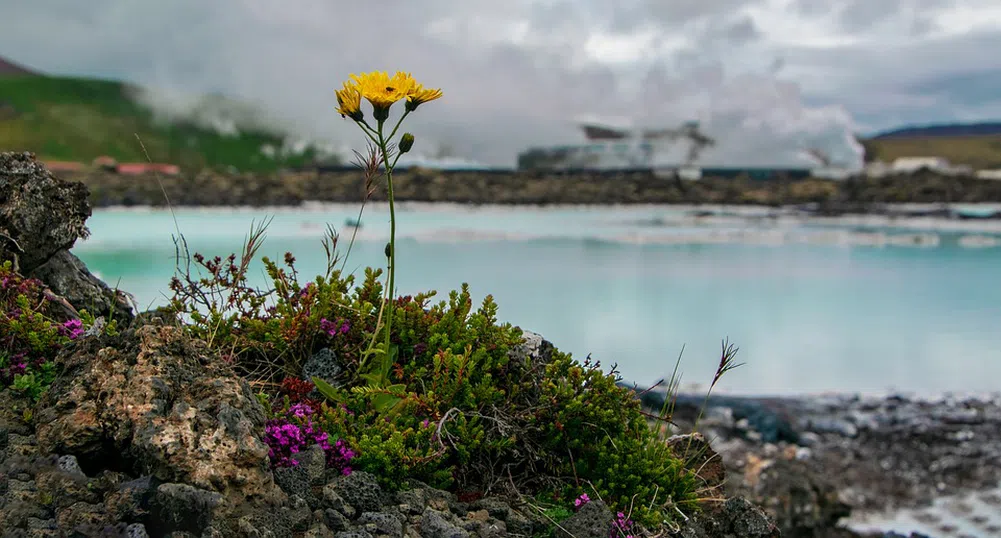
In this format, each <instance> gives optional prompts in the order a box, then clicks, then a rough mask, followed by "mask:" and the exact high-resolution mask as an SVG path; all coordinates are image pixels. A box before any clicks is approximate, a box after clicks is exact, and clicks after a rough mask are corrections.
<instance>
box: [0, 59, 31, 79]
mask: <svg viewBox="0 0 1001 538" xmlns="http://www.w3.org/2000/svg"><path fill="white" fill-rule="evenodd" d="M29 75H32V76H35V75H41V73H38V72H36V71H32V70H31V69H28V68H27V67H24V66H23V65H19V64H16V63H14V62H12V61H10V60H8V59H7V58H4V57H3V56H0V77H15V76H29Z"/></svg>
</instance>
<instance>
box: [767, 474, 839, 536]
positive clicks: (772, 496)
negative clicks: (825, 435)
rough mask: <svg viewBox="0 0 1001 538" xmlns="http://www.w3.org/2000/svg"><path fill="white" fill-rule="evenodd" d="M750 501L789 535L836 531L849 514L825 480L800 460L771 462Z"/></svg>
mask: <svg viewBox="0 0 1001 538" xmlns="http://www.w3.org/2000/svg"><path fill="white" fill-rule="evenodd" d="M750 500H752V501H755V502H756V503H758V505H759V506H761V508H762V509H763V510H764V511H765V512H766V513H768V515H769V516H770V517H771V518H772V519H773V520H774V521H775V523H776V524H777V525H778V527H779V528H781V529H782V530H783V532H786V533H788V534H792V535H799V534H800V533H805V532H811V531H812V529H822V528H833V527H836V526H837V524H838V521H840V520H841V518H843V517H846V516H848V515H849V514H850V513H851V508H850V507H849V506H848V505H847V504H845V503H844V502H842V500H841V498H840V496H839V494H838V490H837V489H836V488H835V487H834V486H833V485H832V484H831V483H830V482H829V480H828V479H827V478H826V477H825V476H823V475H820V474H818V473H816V472H814V471H812V470H811V468H810V467H809V466H808V465H807V463H806V462H804V461H800V460H787V459H776V460H773V461H772V462H771V464H770V465H769V466H768V467H767V468H765V469H763V470H762V471H761V473H760V475H759V476H758V480H757V484H756V487H755V488H754V489H753V493H751V495H750Z"/></svg>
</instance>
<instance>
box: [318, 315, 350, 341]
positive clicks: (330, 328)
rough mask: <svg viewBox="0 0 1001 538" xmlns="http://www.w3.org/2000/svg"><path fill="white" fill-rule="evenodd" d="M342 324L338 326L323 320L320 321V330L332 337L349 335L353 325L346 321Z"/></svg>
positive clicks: (342, 321)
mask: <svg viewBox="0 0 1001 538" xmlns="http://www.w3.org/2000/svg"><path fill="white" fill-rule="evenodd" d="M340 322H341V323H340V325H338V324H337V323H335V322H333V321H330V320H328V319H327V318H323V319H321V320H320V329H321V330H322V331H323V332H325V333H327V334H328V335H329V336H331V337H334V336H337V335H339V334H347V333H348V331H350V330H351V325H349V324H348V322H347V321H345V320H340Z"/></svg>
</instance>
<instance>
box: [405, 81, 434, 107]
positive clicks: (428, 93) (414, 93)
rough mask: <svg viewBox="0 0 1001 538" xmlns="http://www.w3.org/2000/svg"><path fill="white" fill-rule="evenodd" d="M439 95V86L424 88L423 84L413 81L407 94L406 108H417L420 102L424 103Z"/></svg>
mask: <svg viewBox="0 0 1001 538" xmlns="http://www.w3.org/2000/svg"><path fill="white" fill-rule="evenodd" d="M439 97H441V89H439V88H427V89H425V88H424V85H423V84H418V83H416V82H415V83H414V85H413V87H412V88H411V90H410V93H409V94H408V95H407V110H410V111H413V110H417V107H418V106H419V105H420V104H421V103H426V102H428V101H434V100H435V99H437V98H439Z"/></svg>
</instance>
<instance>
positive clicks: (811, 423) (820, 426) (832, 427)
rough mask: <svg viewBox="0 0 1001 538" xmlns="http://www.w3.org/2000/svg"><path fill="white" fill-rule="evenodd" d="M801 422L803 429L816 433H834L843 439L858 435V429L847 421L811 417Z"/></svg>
mask: <svg viewBox="0 0 1001 538" xmlns="http://www.w3.org/2000/svg"><path fill="white" fill-rule="evenodd" d="M803 422H804V423H803V425H802V427H803V429H805V430H808V431H812V432H816V433H836V434H838V435H841V436H843V437H855V436H857V435H858V427H857V426H855V424H852V423H851V421H849V420H844V419H837V418H828V417H811V418H809V419H806V420H804V421H803Z"/></svg>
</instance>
